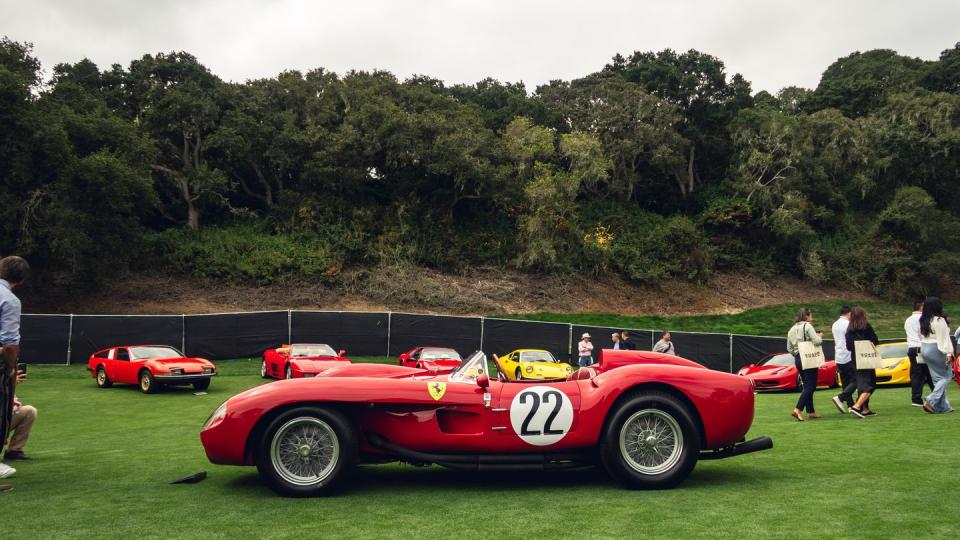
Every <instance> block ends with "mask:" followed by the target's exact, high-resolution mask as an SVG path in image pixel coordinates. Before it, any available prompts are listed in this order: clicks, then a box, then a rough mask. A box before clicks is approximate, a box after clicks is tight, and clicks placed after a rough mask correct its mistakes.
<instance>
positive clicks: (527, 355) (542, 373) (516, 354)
mask: <svg viewBox="0 0 960 540" xmlns="http://www.w3.org/2000/svg"><path fill="white" fill-rule="evenodd" d="M500 361H501V362H502V366H501V367H502V369H503V372H504V375H505V376H506V377H507V380H510V381H522V380H524V379H563V378H565V377H567V376H568V375H570V374H571V373H573V372H574V368H573V366H571V365H570V364H567V363H563V362H560V361H559V360H557V359H556V358H555V357H554V356H553V353H551V352H550V351H547V350H544V349H517V350H515V351H511V352H508V353H507V354H505V355H503V356H501V357H500Z"/></svg>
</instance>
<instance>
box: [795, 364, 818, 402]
mask: <svg viewBox="0 0 960 540" xmlns="http://www.w3.org/2000/svg"><path fill="white" fill-rule="evenodd" d="M793 365H795V366H796V367H797V371H799V372H800V377H801V379H802V380H803V390H801V391H800V399H798V400H797V408H798V409H800V410H801V411H802V410H804V409H806V411H807V412H808V413H812V412H816V411H815V410H814V409H813V392H814V391H816V389H817V371H818V370H817V368H810V369H803V364H801V363H800V355H799V354H795V355H793Z"/></svg>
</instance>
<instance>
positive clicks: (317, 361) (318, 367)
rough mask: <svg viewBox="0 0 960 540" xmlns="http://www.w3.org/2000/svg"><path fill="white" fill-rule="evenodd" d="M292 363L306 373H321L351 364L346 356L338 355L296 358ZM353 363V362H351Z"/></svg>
mask: <svg viewBox="0 0 960 540" xmlns="http://www.w3.org/2000/svg"><path fill="white" fill-rule="evenodd" d="M290 363H291V364H293V365H295V366H297V367H298V368H300V371H303V372H305V373H320V372H323V371H326V370H328V369H330V368H334V367H337V366H342V365H345V364H351V363H350V360H347V359H346V358H339V357H336V356H325V357H322V359H321V358H294V359H291V360H290ZM351 365H352V364H351Z"/></svg>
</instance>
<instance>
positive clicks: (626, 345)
mask: <svg viewBox="0 0 960 540" xmlns="http://www.w3.org/2000/svg"><path fill="white" fill-rule="evenodd" d="M620 348H621V349H626V350H628V351H635V350H637V342H636V341H634V340H633V338H627V339H626V341H621V342H620Z"/></svg>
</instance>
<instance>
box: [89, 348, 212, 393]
mask: <svg viewBox="0 0 960 540" xmlns="http://www.w3.org/2000/svg"><path fill="white" fill-rule="evenodd" d="M87 369H89V370H90V373H92V374H93V378H94V379H96V381H97V386H99V387H100V388H110V387H111V386H113V383H126V384H136V385H139V386H140V390H142V391H143V393H145V394H152V393H154V392H156V391H157V390H158V389H159V388H160V387H161V386H164V385H182V384H192V385H193V388H194V389H196V390H206V389H207V388H209V387H210V378H211V377H213V376H214V375H216V374H217V366H215V365H213V362H211V361H209V360H206V359H204V358H187V357H185V356H184V355H183V353H182V352H180V351H178V350H176V349H174V348H173V347H170V346H168V345H128V346H124V347H111V348H109V349H103V350H102V351H97V352H95V353H93V354H92V355H90V359H89V360H87Z"/></svg>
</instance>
